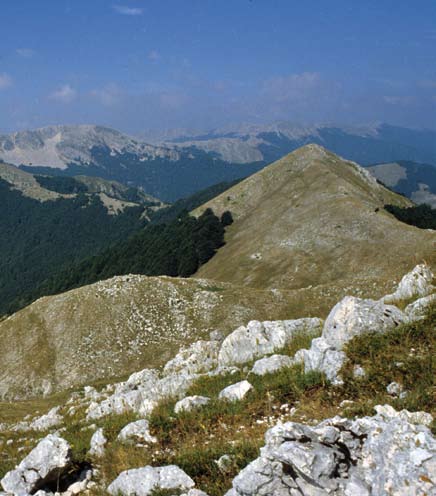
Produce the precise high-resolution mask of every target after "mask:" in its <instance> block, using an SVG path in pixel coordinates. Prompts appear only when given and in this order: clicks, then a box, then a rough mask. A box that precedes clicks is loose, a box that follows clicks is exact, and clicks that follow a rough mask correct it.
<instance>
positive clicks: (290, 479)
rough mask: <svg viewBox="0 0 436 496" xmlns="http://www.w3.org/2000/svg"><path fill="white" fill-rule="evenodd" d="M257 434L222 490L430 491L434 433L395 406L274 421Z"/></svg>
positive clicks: (357, 495)
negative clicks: (255, 444)
mask: <svg viewBox="0 0 436 496" xmlns="http://www.w3.org/2000/svg"><path fill="white" fill-rule="evenodd" d="M265 441H266V445H265V446H264V447H263V448H262V449H261V453H260V457H259V458H257V459H256V460H255V461H253V462H252V463H250V464H249V465H248V466H247V467H246V468H244V469H243V470H242V471H241V472H240V473H239V475H238V476H237V477H236V478H235V479H234V480H233V488H232V489H231V490H230V491H229V492H228V493H227V496H267V495H272V494H274V495H277V496H301V495H302V494H304V495H316V496H327V495H338V496H339V495H343V496H371V495H382V494H392V495H401V496H415V495H425V494H428V495H430V494H436V485H435V480H434V474H435V473H436V439H435V438H434V437H433V436H432V434H431V432H430V430H429V429H428V428H427V427H425V426H423V425H416V424H414V423H413V422H412V421H411V419H410V418H407V416H405V415H400V414H398V412H395V410H394V413H393V414H392V415H391V416H390V415H389V414H388V413H387V412H386V411H384V414H383V415H381V414H378V415H376V416H374V417H364V418H360V419H357V420H348V419H344V418H341V417H334V418H331V419H328V420H325V421H323V422H321V423H320V424H318V425H317V426H314V427H309V426H306V425H303V424H298V423H294V422H288V423H286V424H279V425H277V426H275V427H273V428H272V429H270V430H269V431H267V433H266V436H265Z"/></svg>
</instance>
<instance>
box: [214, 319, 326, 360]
mask: <svg viewBox="0 0 436 496" xmlns="http://www.w3.org/2000/svg"><path fill="white" fill-rule="evenodd" d="M321 326H322V320H321V319H316V318H306V319H297V320H283V321H266V322H259V321H256V320H253V321H251V322H249V323H248V325H247V326H246V327H245V326H241V327H239V328H238V329H236V330H235V331H233V332H232V333H231V334H230V335H229V336H227V337H226V339H224V342H223V343H222V345H221V348H220V350H219V354H218V363H219V365H220V366H230V365H240V364H243V363H247V362H250V361H251V360H254V359H257V358H261V357H263V356H265V355H269V354H271V353H274V352H276V351H277V350H280V349H281V348H283V347H284V346H286V345H287V344H289V343H290V342H291V341H292V339H293V338H295V336H296V335H298V334H300V333H307V334H309V333H316V332H317V331H321Z"/></svg>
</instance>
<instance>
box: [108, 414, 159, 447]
mask: <svg viewBox="0 0 436 496" xmlns="http://www.w3.org/2000/svg"><path fill="white" fill-rule="evenodd" d="M117 439H118V440H119V441H134V442H140V443H157V439H156V438H155V437H154V436H152V435H151V434H150V425H149V423H148V421H147V420H145V419H141V420H137V421H136V422H131V423H130V424H127V425H126V426H124V427H123V429H122V430H121V432H120V433H119V434H118V438H117Z"/></svg>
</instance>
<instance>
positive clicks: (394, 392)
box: [386, 382, 403, 396]
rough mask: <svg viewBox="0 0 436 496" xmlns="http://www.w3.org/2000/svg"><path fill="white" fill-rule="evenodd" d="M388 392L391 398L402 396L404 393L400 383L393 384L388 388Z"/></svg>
mask: <svg viewBox="0 0 436 496" xmlns="http://www.w3.org/2000/svg"><path fill="white" fill-rule="evenodd" d="M386 391H387V393H388V394H390V395H391V396H400V394H401V393H402V391H403V386H402V385H401V384H398V382H391V383H390V384H389V385H388V386H387V387H386Z"/></svg>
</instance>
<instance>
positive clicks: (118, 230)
mask: <svg viewBox="0 0 436 496" xmlns="http://www.w3.org/2000/svg"><path fill="white" fill-rule="evenodd" d="M0 198H1V199H2V213H1V216H0V230H1V236H0V254H1V256H0V274H1V277H0V314H3V313H5V312H8V311H11V310H15V309H16V308H19V307H20V306H21V305H20V296H21V295H24V294H26V293H27V292H28V291H29V290H31V289H33V288H35V286H37V285H39V284H41V283H42V281H44V280H45V279H46V278H47V277H49V276H51V275H53V274H55V273H56V272H58V271H59V270H61V269H62V268H63V267H64V266H66V265H68V264H71V263H73V262H77V261H79V260H81V259H83V258H84V257H86V256H89V255H90V254H93V253H97V252H98V251H100V250H102V249H103V248H107V247H108V246H110V245H111V244H113V243H115V242H117V241H120V240H122V239H125V238H127V237H128V236H130V235H131V234H133V233H134V232H136V231H137V230H138V229H141V228H142V227H144V225H145V220H144V219H142V218H141V214H142V212H143V208H141V207H138V208H129V209H126V210H125V211H124V212H123V213H121V214H119V215H108V213H107V210H106V208H105V207H104V206H103V204H102V203H101V201H100V198H99V197H98V196H96V195H91V196H90V195H85V194H79V195H77V196H76V197H75V198H68V199H65V198H61V199H58V200H56V201H46V202H39V201H37V200H34V199H31V198H28V197H26V196H24V195H22V194H21V192H19V191H16V190H13V189H11V188H10V185H9V184H8V183H7V182H5V181H3V180H0ZM12 301H15V303H14V304H13V305H12V306H11V302H12Z"/></svg>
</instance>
